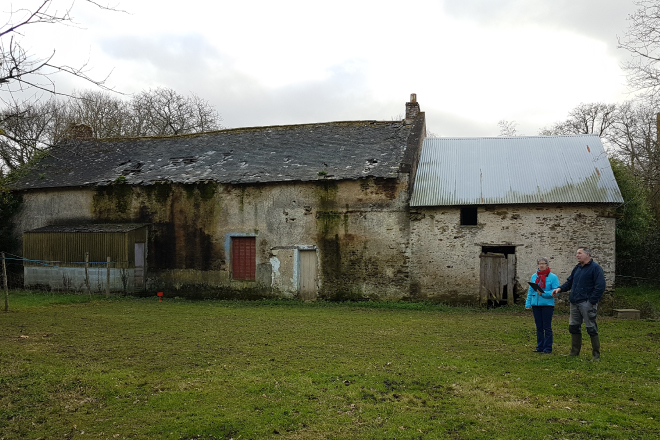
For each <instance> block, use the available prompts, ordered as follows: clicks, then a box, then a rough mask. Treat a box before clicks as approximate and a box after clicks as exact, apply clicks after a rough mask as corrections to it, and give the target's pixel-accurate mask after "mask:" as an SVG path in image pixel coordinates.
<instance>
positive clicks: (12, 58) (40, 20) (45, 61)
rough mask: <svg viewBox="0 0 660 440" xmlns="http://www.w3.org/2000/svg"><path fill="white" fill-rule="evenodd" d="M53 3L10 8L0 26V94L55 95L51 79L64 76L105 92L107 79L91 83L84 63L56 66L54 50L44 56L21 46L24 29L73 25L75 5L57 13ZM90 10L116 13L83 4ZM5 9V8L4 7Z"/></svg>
mask: <svg viewBox="0 0 660 440" xmlns="http://www.w3.org/2000/svg"><path fill="white" fill-rule="evenodd" d="M56 2H57V0H40V1H39V2H38V3H37V4H36V6H35V7H34V8H32V9H27V8H24V7H23V8H21V7H19V8H17V9H13V5H12V4H10V5H9V8H10V11H9V18H8V19H7V21H6V23H5V24H3V25H2V26H0V91H5V92H9V93H10V94H13V93H14V92H18V91H21V90H26V89H38V90H41V91H45V92H48V93H52V94H59V92H57V91H56V89H55V83H54V81H53V75H55V74H57V73H65V74H69V75H73V76H76V77H78V78H82V79H84V80H86V81H89V82H90V83H92V84H94V85H96V86H99V87H103V88H105V81H106V79H107V78H103V79H95V78H92V77H90V76H89V75H88V72H89V69H88V66H87V63H86V62H85V63H82V64H81V65H79V66H77V67H74V66H68V65H65V64H59V63H57V61H56V57H55V54H56V50H55V49H53V51H52V52H51V53H48V54H38V53H33V52H31V50H30V49H29V48H28V47H26V46H25V45H24V44H22V38H23V35H24V34H25V32H26V30H27V29H28V28H32V27H33V26H36V25H44V24H55V25H56V24H69V25H71V24H75V23H74V21H73V17H72V16H71V12H72V9H73V7H74V5H75V1H70V2H68V3H65V5H66V7H65V8H64V9H59V10H58V9H57V5H56ZM83 2H84V3H88V4H90V5H93V6H94V7H97V8H100V9H103V10H109V11H117V9H114V8H111V7H109V6H104V5H101V4H100V3H98V2H96V1H93V0H83ZM4 7H7V5H4Z"/></svg>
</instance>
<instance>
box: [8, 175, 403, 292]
mask: <svg viewBox="0 0 660 440" xmlns="http://www.w3.org/2000/svg"><path fill="white" fill-rule="evenodd" d="M407 189H408V179H407V174H402V175H401V176H400V178H399V179H371V178H369V179H362V180H359V181H341V182H337V181H332V180H326V179H322V178H321V179H319V181H317V182H309V183H300V182H291V183H280V184H273V185H245V186H234V185H220V184H214V183H203V184H194V185H172V184H165V183H164V184H154V185H148V186H130V185H127V184H122V183H119V184H116V185H111V186H107V187H99V188H96V189H86V188H80V189H70V190H45V191H44V190H42V191H26V192H25V193H24V202H23V206H22V211H21V213H20V214H19V215H18V217H17V220H18V227H17V232H19V233H22V231H25V230H30V229H34V228H37V227H41V226H46V225H52V224H75V223H89V222H96V223H127V222H131V223H149V224H151V231H150V234H149V237H150V243H148V249H147V274H148V275H147V276H148V286H149V289H150V290H153V291H156V290H158V291H166V292H168V291H169V292H174V293H175V294H178V295H188V296H201V297H237V296H238V297H263V296H270V295H277V296H284V297H295V296H296V295H297V290H298V282H299V280H298V279H297V276H298V274H297V268H296V258H297V257H296V252H298V250H301V249H306V250H310V249H311V250H316V252H317V255H318V262H319V267H318V278H319V280H318V296H319V297H322V298H332V299H343V298H346V299H348V298H350V299H361V298H374V299H398V298H400V297H401V296H403V295H406V294H407V291H408V269H407V265H408V254H407V243H408V232H409V231H408V228H407V224H408V212H407ZM236 235H238V236H241V235H242V236H246V235H247V236H254V237H255V239H256V251H257V255H256V272H257V273H256V278H257V279H256V281H235V280H232V277H231V264H230V256H229V255H228V249H229V247H228V243H230V240H231V237H232V236H236Z"/></svg>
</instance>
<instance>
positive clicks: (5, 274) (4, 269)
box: [2, 252, 9, 312]
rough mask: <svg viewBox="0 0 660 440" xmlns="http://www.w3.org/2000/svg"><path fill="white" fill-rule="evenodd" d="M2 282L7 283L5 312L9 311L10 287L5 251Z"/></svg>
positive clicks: (3, 254)
mask: <svg viewBox="0 0 660 440" xmlns="http://www.w3.org/2000/svg"><path fill="white" fill-rule="evenodd" d="M2 282H3V284H4V285H5V312H7V311H9V289H7V266H6V265H5V253H4V252H3V253H2Z"/></svg>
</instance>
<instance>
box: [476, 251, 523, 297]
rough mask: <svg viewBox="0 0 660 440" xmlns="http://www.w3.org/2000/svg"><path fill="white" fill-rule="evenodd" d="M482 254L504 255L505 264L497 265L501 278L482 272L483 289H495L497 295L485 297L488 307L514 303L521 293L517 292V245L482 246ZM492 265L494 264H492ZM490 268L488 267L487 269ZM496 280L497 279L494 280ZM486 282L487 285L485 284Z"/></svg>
mask: <svg viewBox="0 0 660 440" xmlns="http://www.w3.org/2000/svg"><path fill="white" fill-rule="evenodd" d="M481 254H482V256H487V255H493V256H494V255H499V256H500V258H501V257H502V256H503V257H504V260H505V261H506V263H505V264H500V265H498V266H495V267H497V268H498V269H497V270H499V271H501V272H500V274H499V280H497V278H498V277H497V274H484V273H483V272H482V289H483V290H484V291H487V292H492V291H495V292H496V293H495V295H494V296H493V295H492V294H488V295H487V297H486V298H483V299H485V301H484V302H485V304H486V307H487V308H495V307H500V306H503V305H513V304H515V303H516V302H517V301H518V298H519V297H520V293H519V292H516V288H515V284H516V281H515V276H516V247H515V246H482V247H481ZM491 267H492V266H491ZM486 270H488V269H486ZM493 280H495V281H493ZM484 283H485V284H486V285H484Z"/></svg>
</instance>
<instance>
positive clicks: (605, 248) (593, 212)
mask: <svg viewBox="0 0 660 440" xmlns="http://www.w3.org/2000/svg"><path fill="white" fill-rule="evenodd" d="M611 210H612V208H610V207H607V206H593V205H591V206H587V205H510V206H488V207H479V208H478V225H476V226H460V208H458V207H445V208H416V209H414V211H413V212H412V213H411V223H410V230H411V233H410V234H411V237H410V255H411V256H412V257H411V261H410V272H411V288H410V292H411V296H412V297H413V298H416V299H432V300H437V301H446V302H451V303H476V302H478V300H479V282H480V280H479V276H480V258H479V255H480V253H481V250H482V246H514V247H515V255H516V261H517V267H516V278H517V282H518V285H519V289H518V293H520V294H521V297H522V298H523V299H524V297H525V296H524V295H525V292H526V283H527V281H528V280H529V278H530V277H531V275H532V274H533V273H534V272H535V271H536V260H537V258H538V257H546V258H548V260H549V262H550V268H551V269H552V271H553V272H554V273H556V274H557V276H558V277H559V280H560V282H561V283H563V282H564V281H565V280H566V278H567V277H568V275H570V273H571V270H572V269H573V267H574V266H575V264H577V261H576V259H575V251H576V250H577V248H578V247H581V246H586V247H591V248H592V250H593V257H594V260H595V261H596V262H598V263H599V264H600V265H601V266H602V267H603V270H604V271H605V277H606V281H607V286H608V289H612V288H613V286H614V273H615V272H614V270H615V267H614V265H615V255H614V250H615V219H614V217H613V212H612V211H611Z"/></svg>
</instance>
